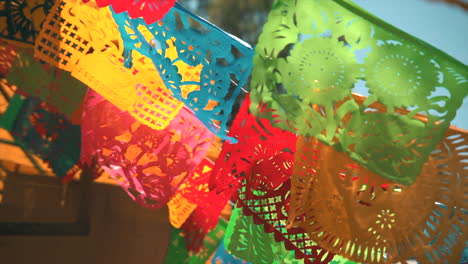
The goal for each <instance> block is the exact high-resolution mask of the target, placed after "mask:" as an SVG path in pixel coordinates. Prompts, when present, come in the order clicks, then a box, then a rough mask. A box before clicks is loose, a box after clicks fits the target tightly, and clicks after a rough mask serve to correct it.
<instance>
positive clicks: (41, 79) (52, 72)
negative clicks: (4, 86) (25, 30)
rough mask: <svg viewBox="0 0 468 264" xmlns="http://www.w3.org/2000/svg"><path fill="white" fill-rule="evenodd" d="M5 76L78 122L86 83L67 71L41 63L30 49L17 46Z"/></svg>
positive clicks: (27, 92) (23, 89)
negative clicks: (13, 58)
mask: <svg viewBox="0 0 468 264" xmlns="http://www.w3.org/2000/svg"><path fill="white" fill-rule="evenodd" d="M7 80H8V82H9V83H10V84H12V85H16V86H17V87H18V89H19V90H21V92H25V93H26V94H28V95H30V96H36V97H39V98H40V99H41V100H42V101H44V102H47V103H49V104H50V105H52V106H54V107H56V108H57V109H58V111H60V112H61V113H63V114H64V115H65V116H66V117H67V118H68V119H69V120H72V119H73V120H74V123H80V122H81V103H82V102H83V99H84V96H85V94H86V91H87V90H88V87H86V86H85V85H84V84H82V83H81V82H80V81H78V80H76V79H75V78H73V77H72V76H71V75H70V73H69V72H65V71H63V70H60V69H57V68H55V67H52V66H49V65H44V64H41V63H39V62H37V61H36V60H34V58H33V52H32V49H31V50H30V49H26V48H17V49H16V52H15V60H14V62H13V66H12V68H11V69H10V71H9V74H8V76H7Z"/></svg>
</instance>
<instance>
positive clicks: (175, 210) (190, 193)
mask: <svg viewBox="0 0 468 264" xmlns="http://www.w3.org/2000/svg"><path fill="white" fill-rule="evenodd" d="M212 170H213V163H212V162H211V161H209V160H207V159H206V158H205V159H203V160H202V161H201V162H200V163H199V164H198V166H197V168H196V169H195V170H194V171H193V173H192V174H191V175H190V176H189V177H187V180H186V181H185V182H184V183H183V184H182V185H181V186H180V188H179V190H178V191H177V193H176V194H175V195H174V197H173V198H172V199H171V201H170V202H169V203H168V204H167V205H168V206H169V220H170V222H171V224H172V225H173V226H174V227H176V228H180V227H181V226H182V225H183V224H184V223H185V222H186V221H187V219H189V217H190V215H191V214H192V213H193V211H194V210H195V208H197V206H200V209H199V210H198V211H197V212H196V213H195V216H194V217H192V218H190V221H195V222H197V221H196V220H197V218H198V217H203V215H205V214H206V216H205V217H206V219H205V220H206V222H204V221H202V222H201V223H200V224H201V226H196V225H197V223H192V224H191V225H190V224H188V225H186V226H185V231H186V232H190V233H196V234H197V235H196V236H202V237H204V236H205V235H206V234H207V233H208V232H209V231H210V230H211V229H213V228H214V227H215V226H216V224H217V219H218V218H219V214H220V213H221V210H219V209H218V207H219V208H221V207H222V206H224V205H218V202H214V201H217V199H215V198H216V197H215V196H214V195H213V194H212V193H209V189H208V181H209V179H210V176H211V172H212ZM213 199H214V200H213ZM217 209H218V210H219V212H218V211H215V210H217ZM200 210H201V211H203V212H205V214H202V216H199V215H200V212H199V211H200ZM204 223H207V224H204ZM190 228H193V229H194V230H189V229H190ZM201 239H203V238H201ZM192 247H196V246H192V244H190V243H189V248H192Z"/></svg>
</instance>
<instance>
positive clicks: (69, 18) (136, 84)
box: [35, 0, 192, 129]
mask: <svg viewBox="0 0 468 264" xmlns="http://www.w3.org/2000/svg"><path fill="white" fill-rule="evenodd" d="M122 53H123V44H122V41H121V39H120V37H119V31H118V29H117V25H116V24H115V23H114V21H113V19H112V16H111V13H110V11H109V10H108V8H98V7H97V6H96V5H95V3H94V2H89V3H87V4H84V3H82V2H81V1H80V0H58V1H57V2H56V4H55V5H54V7H53V8H52V10H51V13H50V14H49V16H48V17H47V19H46V21H45V23H44V26H43V28H42V30H41V32H40V35H39V36H38V38H37V40H36V45H35V55H36V57H37V58H39V59H40V60H42V61H44V62H47V63H48V64H50V65H53V66H56V67H58V68H60V69H63V70H66V71H69V72H71V73H72V76H73V77H75V78H76V79H78V80H80V81H82V82H83V83H84V84H86V85H87V86H89V87H90V88H92V89H93V90H95V91H97V92H98V93H99V94H101V95H102V96H103V97H105V98H106V99H107V100H109V101H110V102H111V103H112V104H114V105H115V106H117V107H118V108H119V109H120V110H123V111H128V112H129V113H130V114H131V115H132V116H133V117H134V118H135V119H137V120H138V121H140V122H141V123H143V124H145V125H147V126H149V127H151V128H154V129H164V128H165V127H166V126H167V125H168V124H169V122H170V121H171V120H172V119H173V118H174V117H175V116H176V115H177V113H178V112H179V110H180V108H181V107H182V106H183V103H182V102H180V101H178V100H177V99H175V98H174V97H172V96H171V93H170V91H168V90H167V89H166V87H165V85H164V83H163V82H162V80H161V78H160V77H159V74H158V72H157V71H156V69H155V68H154V66H153V64H152V62H151V61H150V59H148V58H146V57H144V56H141V55H140V56H138V55H136V56H135V60H134V61H135V63H134V65H133V67H131V68H129V69H127V68H125V67H124V66H123V65H122V64H123V61H124V58H123V57H122ZM183 70H185V71H186V72H191V71H192V70H191V69H188V68H187V67H186V68H183Z"/></svg>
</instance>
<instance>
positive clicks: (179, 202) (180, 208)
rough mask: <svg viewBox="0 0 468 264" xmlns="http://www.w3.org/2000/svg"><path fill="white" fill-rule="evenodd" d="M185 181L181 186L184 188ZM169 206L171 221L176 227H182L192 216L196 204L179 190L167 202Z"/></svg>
mask: <svg viewBox="0 0 468 264" xmlns="http://www.w3.org/2000/svg"><path fill="white" fill-rule="evenodd" d="M184 186H185V183H184V184H182V185H181V187H180V188H184ZM167 206H168V207H169V222H170V223H171V225H172V226H173V227H175V228H180V227H181V226H182V225H183V224H184V223H185V221H187V219H188V218H189V217H190V215H191V214H192V212H193V210H195V208H197V205H196V204H193V203H191V202H189V201H188V200H187V199H186V198H185V197H184V196H183V195H182V194H181V193H180V192H179V191H177V192H176V194H175V195H174V196H173V197H172V199H171V200H170V201H169V202H168V203H167Z"/></svg>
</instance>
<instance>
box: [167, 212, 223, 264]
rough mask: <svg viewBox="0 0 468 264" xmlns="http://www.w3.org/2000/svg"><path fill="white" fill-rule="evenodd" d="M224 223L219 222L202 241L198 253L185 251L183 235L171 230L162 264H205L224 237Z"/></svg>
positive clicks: (177, 230) (176, 230)
mask: <svg viewBox="0 0 468 264" xmlns="http://www.w3.org/2000/svg"><path fill="white" fill-rule="evenodd" d="M226 225H227V224H226V222H225V221H224V220H222V221H219V224H218V226H217V227H216V229H215V230H213V231H211V232H210V233H209V234H208V235H207V236H206V238H205V239H204V240H203V246H202V248H201V250H200V251H198V252H196V253H195V252H192V251H190V252H189V251H187V248H186V245H185V241H184V235H183V234H182V232H181V231H180V230H179V229H176V228H172V232H171V243H170V245H169V251H168V253H167V255H166V258H165V259H164V262H163V263H164V264H200V263H205V261H207V260H208V259H209V258H210V256H211V254H212V253H213V252H214V251H215V250H216V248H217V247H218V244H219V243H220V242H221V241H222V239H223V237H224V231H225V230H226Z"/></svg>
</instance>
